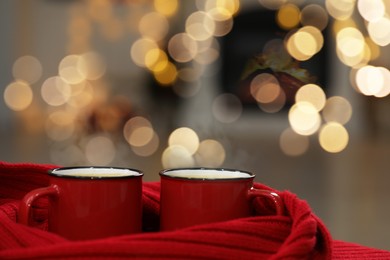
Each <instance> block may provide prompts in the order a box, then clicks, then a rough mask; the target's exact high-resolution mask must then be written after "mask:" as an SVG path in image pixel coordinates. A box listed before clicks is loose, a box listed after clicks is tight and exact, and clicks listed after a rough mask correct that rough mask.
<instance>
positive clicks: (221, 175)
mask: <svg viewBox="0 0 390 260" xmlns="http://www.w3.org/2000/svg"><path fill="white" fill-rule="evenodd" d="M164 175H167V176H172V177H181V178H189V179H235V178H250V177H252V176H253V175H251V174H248V173H245V172H239V171H228V170H212V169H199V170H194V169H188V170H173V171H166V172H164Z"/></svg>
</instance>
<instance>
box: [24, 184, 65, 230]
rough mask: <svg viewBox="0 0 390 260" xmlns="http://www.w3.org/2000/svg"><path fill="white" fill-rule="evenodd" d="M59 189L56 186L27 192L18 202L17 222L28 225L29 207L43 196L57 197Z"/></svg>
mask: <svg viewBox="0 0 390 260" xmlns="http://www.w3.org/2000/svg"><path fill="white" fill-rule="evenodd" d="M58 194H59V189H58V186H57V185H50V186H48V187H44V188H39V189H35V190H32V191H30V192H28V193H27V194H26V195H25V196H24V197H23V199H22V201H21V202H20V206H19V216H18V222H19V223H20V224H24V225H27V226H28V225H29V220H30V214H31V213H30V212H31V206H32V204H33V203H34V201H35V200H36V199H39V198H40V197H43V196H53V195H54V196H58Z"/></svg>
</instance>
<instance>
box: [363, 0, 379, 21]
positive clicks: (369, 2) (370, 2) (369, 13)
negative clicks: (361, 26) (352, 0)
mask: <svg viewBox="0 0 390 260" xmlns="http://www.w3.org/2000/svg"><path fill="white" fill-rule="evenodd" d="M357 8H358V11H359V14H360V15H361V16H362V17H363V18H364V19H365V20H366V21H369V22H375V21H377V20H378V19H380V18H382V17H383V16H384V15H385V5H384V3H383V1H382V0H359V1H357Z"/></svg>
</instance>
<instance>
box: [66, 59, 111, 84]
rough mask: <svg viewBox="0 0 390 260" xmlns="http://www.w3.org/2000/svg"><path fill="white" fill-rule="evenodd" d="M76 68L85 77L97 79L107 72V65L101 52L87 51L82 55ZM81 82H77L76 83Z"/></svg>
mask: <svg viewBox="0 0 390 260" xmlns="http://www.w3.org/2000/svg"><path fill="white" fill-rule="evenodd" d="M76 68H77V69H78V70H77V71H78V73H80V74H81V77H82V78H83V79H88V80H97V79H99V78H101V77H102V76H103V75H104V74H105V72H106V69H107V66H106V64H105V62H104V61H103V58H102V57H101V55H100V54H98V53H96V52H87V53H84V54H82V55H80V57H79V59H78V61H77V64H76ZM80 82H81V81H80ZM80 82H75V83H74V84H77V83H80Z"/></svg>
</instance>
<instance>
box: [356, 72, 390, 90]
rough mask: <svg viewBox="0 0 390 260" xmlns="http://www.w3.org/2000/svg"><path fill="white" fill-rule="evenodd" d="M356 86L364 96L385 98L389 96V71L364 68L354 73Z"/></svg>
mask: <svg viewBox="0 0 390 260" xmlns="http://www.w3.org/2000/svg"><path fill="white" fill-rule="evenodd" d="M356 85H357V87H358V89H359V91H360V92H361V93H362V94H364V95H367V96H372V95H373V96H376V97H385V96H387V95H388V94H389V88H390V87H389V85H390V71H389V70H388V69H386V68H384V67H375V66H371V65H368V66H364V67H362V68H360V69H358V70H357V72H356Z"/></svg>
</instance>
